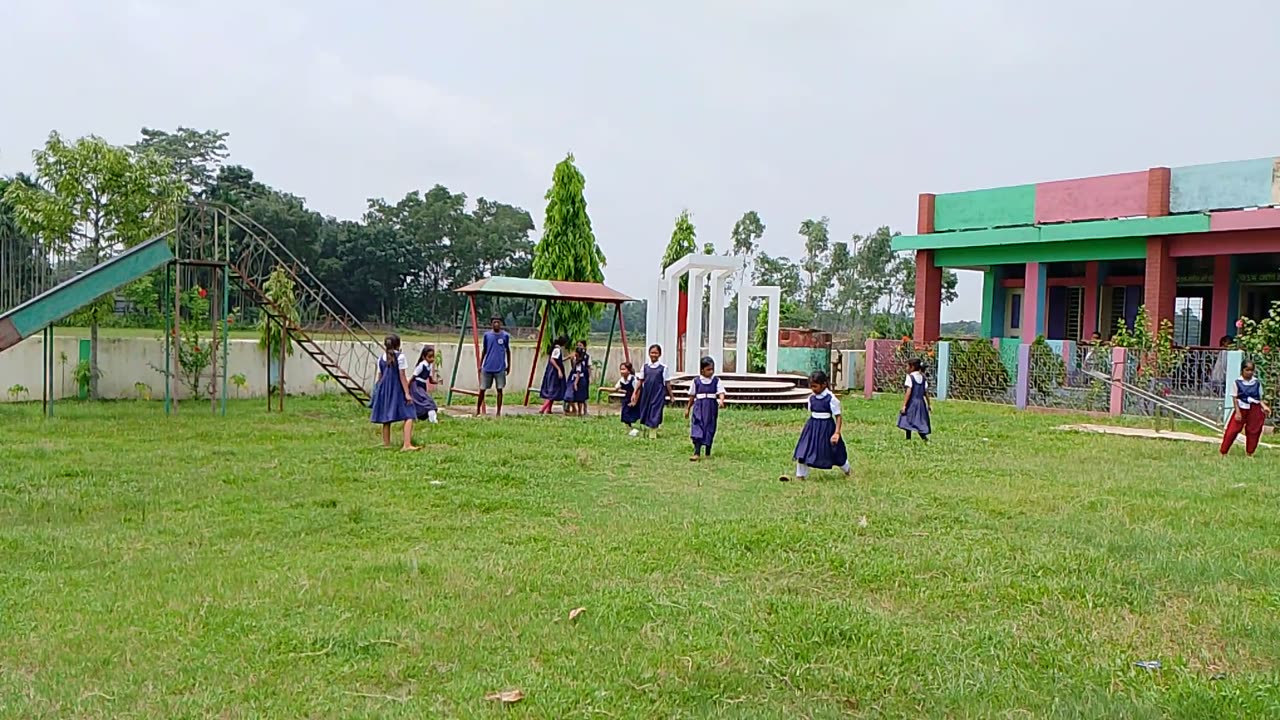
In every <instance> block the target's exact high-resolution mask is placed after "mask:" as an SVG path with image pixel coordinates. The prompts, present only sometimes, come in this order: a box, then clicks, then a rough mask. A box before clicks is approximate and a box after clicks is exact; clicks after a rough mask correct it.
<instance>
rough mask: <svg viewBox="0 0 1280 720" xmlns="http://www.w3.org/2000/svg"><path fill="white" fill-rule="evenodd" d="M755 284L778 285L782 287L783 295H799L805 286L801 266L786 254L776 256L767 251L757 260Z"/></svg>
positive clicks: (792, 296)
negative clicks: (801, 276) (801, 275)
mask: <svg viewBox="0 0 1280 720" xmlns="http://www.w3.org/2000/svg"><path fill="white" fill-rule="evenodd" d="M755 284H756V285H777V286H778V287H780V288H782V296H783V297H791V298H794V297H799V296H800V290H801V288H802V286H803V282H802V281H801V279H800V266H799V265H796V264H795V263H794V262H792V261H791V259H790V258H787V257H785V256H783V257H776V258H775V257H772V256H770V255H769V254H767V253H760V257H759V258H757V259H756V262H755Z"/></svg>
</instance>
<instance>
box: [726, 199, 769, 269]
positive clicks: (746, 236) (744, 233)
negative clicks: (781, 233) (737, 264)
mask: <svg viewBox="0 0 1280 720" xmlns="http://www.w3.org/2000/svg"><path fill="white" fill-rule="evenodd" d="M730 237H732V238H733V247H732V248H731V249H730V252H731V253H732V254H734V255H739V256H741V257H742V258H743V259H744V260H746V261H747V262H748V263H749V262H750V261H751V258H752V257H754V256H755V254H756V251H757V250H759V249H760V238H762V237H764V222H762V221H761V220H760V214H759V213H757V212H756V211H755V210H748V211H746V212H745V213H743V214H742V217H740V218H738V222H736V223H734V224H733V232H732V233H730Z"/></svg>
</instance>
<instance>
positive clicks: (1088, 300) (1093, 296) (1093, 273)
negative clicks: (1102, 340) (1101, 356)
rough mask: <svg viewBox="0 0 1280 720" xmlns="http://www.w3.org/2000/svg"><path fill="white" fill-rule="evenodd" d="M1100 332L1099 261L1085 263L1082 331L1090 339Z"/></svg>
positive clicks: (1085, 338)
mask: <svg viewBox="0 0 1280 720" xmlns="http://www.w3.org/2000/svg"><path fill="white" fill-rule="evenodd" d="M1096 332H1098V262H1097V261H1096V260H1095V261H1093V262H1087V263H1085V264H1084V317H1083V318H1082V322H1081V327H1080V333H1081V334H1082V335H1083V336H1084V340H1086V341H1087V340H1089V338H1092V337H1093V334H1094V333H1096Z"/></svg>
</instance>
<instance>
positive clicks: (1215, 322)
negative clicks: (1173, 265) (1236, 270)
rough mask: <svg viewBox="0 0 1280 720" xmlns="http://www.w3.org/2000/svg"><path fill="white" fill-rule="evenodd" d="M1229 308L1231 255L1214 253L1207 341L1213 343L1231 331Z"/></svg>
mask: <svg viewBox="0 0 1280 720" xmlns="http://www.w3.org/2000/svg"><path fill="white" fill-rule="evenodd" d="M1230 309H1231V256H1230V255H1215V256H1214V258H1213V316H1212V318H1211V319H1210V321H1209V328H1210V333H1209V342H1211V343H1214V344H1215V345H1216V344H1217V342H1218V338H1222V337H1226V336H1227V335H1230V334H1231V333H1230V332H1228V331H1227V328H1228V327H1230V326H1231V318H1230V317H1229V316H1228V311H1229V310H1230Z"/></svg>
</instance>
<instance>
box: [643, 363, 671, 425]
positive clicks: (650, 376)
mask: <svg viewBox="0 0 1280 720" xmlns="http://www.w3.org/2000/svg"><path fill="white" fill-rule="evenodd" d="M642 372H643V373H644V374H643V375H641V376H640V405H639V410H640V424H641V425H643V426H644V427H645V431H646V433H647V434H648V435H649V437H650V438H656V437H657V436H658V428H660V427H662V411H663V410H664V409H665V408H666V405H667V402H668V401H670V400H672V397H671V371H670V370H669V369H667V365H666V363H664V362H662V346H661V345H656V344H655V345H650V346H649V362H647V363H645V364H644V370H643V371H642Z"/></svg>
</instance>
